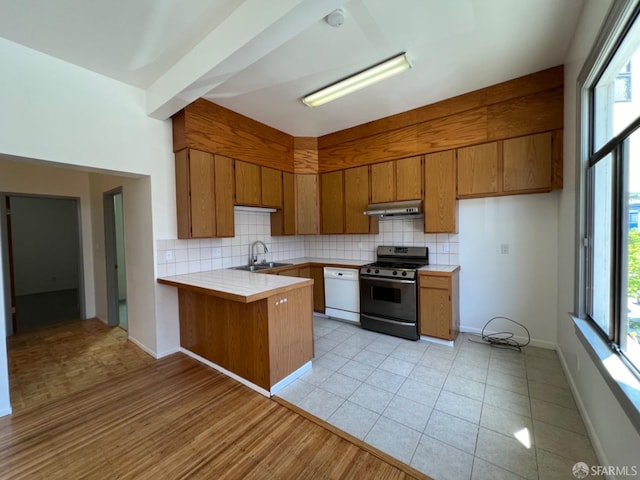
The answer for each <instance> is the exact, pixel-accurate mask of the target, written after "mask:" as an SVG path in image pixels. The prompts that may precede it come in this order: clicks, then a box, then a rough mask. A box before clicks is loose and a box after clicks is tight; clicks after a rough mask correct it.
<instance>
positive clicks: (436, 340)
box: [420, 335, 454, 347]
mask: <svg viewBox="0 0 640 480" xmlns="http://www.w3.org/2000/svg"><path fill="white" fill-rule="evenodd" d="M420 340H424V341H425V342H430V343H437V344H438V345H444V346H445V347H453V345H454V342H453V340H443V339H441V338H433V337H427V336H426V335H420Z"/></svg>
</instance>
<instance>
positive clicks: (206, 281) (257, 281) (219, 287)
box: [158, 257, 460, 303]
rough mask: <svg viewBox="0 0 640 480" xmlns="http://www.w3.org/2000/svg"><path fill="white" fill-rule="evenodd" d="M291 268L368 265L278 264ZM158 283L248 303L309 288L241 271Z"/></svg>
mask: <svg viewBox="0 0 640 480" xmlns="http://www.w3.org/2000/svg"><path fill="white" fill-rule="evenodd" d="M280 261H281V262H286V263H290V264H291V265H302V264H305V263H319V264H323V265H333V266H338V267H340V266H343V267H360V266H362V265H366V264H367V263H371V262H369V261H367V260H349V259H338V258H314V257H302V258H293V259H289V260H280ZM458 268H460V267H459V266H458V265H427V266H426V267H422V268H421V269H420V270H419V271H421V272H423V271H428V272H445V273H451V272H454V271H456V270H457V269H458ZM158 283H161V284H163V285H169V286H172V287H178V288H187V289H189V290H192V291H197V292H200V293H204V294H205V295H213V296H216V297H221V298H226V299H228V300H233V301H236V302H242V303H249V302H255V301H256V300H261V299H263V298H267V297H270V296H271V295H276V294H279V293H284V292H286V291H289V290H292V289H295V288H299V287H301V286H304V285H305V284H308V285H311V284H312V280H310V279H306V278H297V277H287V276H284V275H269V274H267V273H255V272H245V271H242V270H233V269H228V268H227V269H221V270H210V271H207V272H199V273H185V274H183V275H172V276H169V277H162V278H158Z"/></svg>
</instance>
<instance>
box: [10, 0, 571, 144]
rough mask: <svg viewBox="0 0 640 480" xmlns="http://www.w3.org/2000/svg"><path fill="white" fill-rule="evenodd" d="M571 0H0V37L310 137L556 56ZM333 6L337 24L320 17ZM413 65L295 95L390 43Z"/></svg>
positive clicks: (157, 94) (161, 94) (168, 99)
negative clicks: (339, 88) (355, 83)
mask: <svg viewBox="0 0 640 480" xmlns="http://www.w3.org/2000/svg"><path fill="white" fill-rule="evenodd" d="M582 5H583V0H394V1H390V0H271V1H266V0H188V1H184V0H183V1H179V0H89V1H87V0H46V1H44V0H0V12H2V13H1V15H0V37H4V38H6V39H8V40H10V41H13V42H16V43H20V44H22V45H25V46H27V47H30V48H32V49H35V50H38V51H41V52H43V53H46V54H49V55H52V56H54V57H57V58H60V59H62V60H65V61H67V62H70V63H73V64H76V65H79V66H81V67H84V68H87V69H89V70H93V71H95V72H98V73H100V74H103V75H106V76H108V77H111V78H114V79H116V80H119V81H122V82H124V83H127V84H130V85H133V86H136V87H139V88H142V89H145V90H146V92H147V112H148V114H149V115H151V116H153V117H156V118H168V117H169V116H170V115H171V114H173V113H175V112H176V111H178V110H179V109H180V108H182V107H184V106H185V105H187V104H189V103H190V102H192V101H193V100H195V99H196V98H198V97H204V98H207V99H209V100H211V101H213V102H215V103H218V104H220V105H223V106H225V107H227V108H229V109H231V110H234V111H236V112H239V113H242V114H244V115H246V116H248V117H251V118H254V119H256V120H258V121H260V122H263V123H266V124H267V125H271V126H273V127H275V128H278V129H280V130H283V131H285V132H287V133H289V134H292V135H297V136H320V135H323V134H326V133H329V132H333V131H336V130H340V129H343V128H347V127H350V126H353V125H357V124H361V123H364V122H368V121H371V120H375V119H378V118H381V117H385V116H388V115H392V114H395V113H399V112H403V111H406V110H410V109H412V108H416V107H419V106H422V105H427V104H430V103H434V102H437V101H439V100H443V99H446V98H450V97H453V96H456V95H460V94H462V93H465V92H469V91H472V90H476V89H478V88H482V87H486V86H488V85H492V84H495V83H499V82H502V81H505V80H509V79H512V78H516V77H519V76H522V75H526V74H528V73H532V72H536V71H539V70H543V69H545V68H549V67H553V66H556V65H560V64H562V63H563V61H564V57H565V53H566V51H567V48H568V45H569V42H570V40H571V37H572V35H573V31H574V28H575V24H576V21H577V19H578V17H579V14H580V12H581V9H582ZM338 7H342V8H343V10H344V13H345V22H344V24H343V25H342V26H341V27H337V28H335V27H331V26H329V25H328V24H327V23H326V22H325V21H324V17H325V16H326V15H327V14H328V13H330V12H331V11H333V10H334V9H335V8H338ZM404 51H406V52H408V54H409V56H410V58H411V59H412V61H413V64H414V68H413V69H411V70H409V71H408V72H404V73H402V74H400V75H399V76H396V77H394V78H391V79H387V80H385V81H383V82H381V83H379V84H377V85H374V86H371V87H369V88H367V89H365V90H361V91H359V92H356V93H354V94H352V95H349V96H347V97H343V98H341V99H338V100H336V101H334V102H332V103H329V104H326V105H323V106H321V107H317V108H309V107H307V106H305V105H304V104H302V102H301V101H300V98H301V97H302V96H303V95H305V94H307V93H310V92H312V91H314V90H317V89H318V88H320V87H322V86H324V85H327V84H329V83H332V82H334V81H336V80H338V79H340V78H342V77H345V76H347V75H349V74H351V73H354V72H357V71H359V70H362V69H363V68H366V67H367V66H370V65H372V64H375V63H377V62H379V61H381V60H384V59H386V58H388V57H390V56H392V55H394V54H397V53H400V52H404Z"/></svg>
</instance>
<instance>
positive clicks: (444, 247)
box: [442, 243, 449, 253]
mask: <svg viewBox="0 0 640 480" xmlns="http://www.w3.org/2000/svg"><path fill="white" fill-rule="evenodd" d="M442 253H449V244H448V243H443V244H442Z"/></svg>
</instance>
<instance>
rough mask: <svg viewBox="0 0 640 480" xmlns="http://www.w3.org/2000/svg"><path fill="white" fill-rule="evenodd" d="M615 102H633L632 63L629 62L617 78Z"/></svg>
mask: <svg viewBox="0 0 640 480" xmlns="http://www.w3.org/2000/svg"><path fill="white" fill-rule="evenodd" d="M615 101H616V102H630V101H631V62H627V63H625V64H624V66H623V67H622V70H620V73H618V75H617V76H616V85H615Z"/></svg>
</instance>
